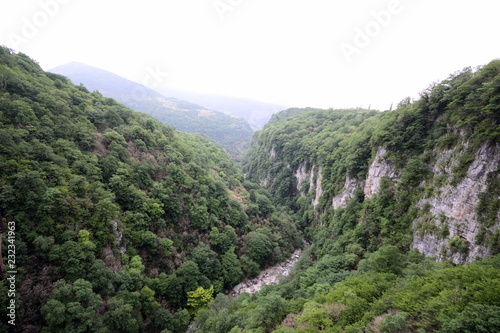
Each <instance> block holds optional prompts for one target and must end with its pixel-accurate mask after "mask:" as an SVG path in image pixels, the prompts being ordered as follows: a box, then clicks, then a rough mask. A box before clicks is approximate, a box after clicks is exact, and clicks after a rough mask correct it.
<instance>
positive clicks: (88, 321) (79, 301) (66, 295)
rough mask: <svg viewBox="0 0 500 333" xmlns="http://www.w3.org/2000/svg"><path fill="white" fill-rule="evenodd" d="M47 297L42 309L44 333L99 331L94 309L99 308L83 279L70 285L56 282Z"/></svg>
mask: <svg viewBox="0 0 500 333" xmlns="http://www.w3.org/2000/svg"><path fill="white" fill-rule="evenodd" d="M54 286H55V290H54V292H53V294H52V296H51V298H50V299H49V300H48V301H47V303H46V304H45V305H44V306H43V307H42V314H43V316H44V317H45V321H46V323H47V326H46V327H45V328H44V329H45V330H47V331H48V332H55V333H57V332H61V333H62V332H99V331H100V330H101V329H102V328H103V326H102V321H101V320H100V319H99V316H98V313H97V310H98V308H99V307H100V306H101V300H100V297H99V296H98V295H96V294H95V293H94V292H93V291H92V285H91V284H90V282H88V281H85V280H83V279H78V280H76V281H75V282H74V283H73V284H69V283H67V282H66V281H65V280H59V281H57V282H56V283H55V284H54Z"/></svg>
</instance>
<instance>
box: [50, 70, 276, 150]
mask: <svg viewBox="0 0 500 333" xmlns="http://www.w3.org/2000/svg"><path fill="white" fill-rule="evenodd" d="M50 71H51V72H53V73H57V74H61V75H64V76H67V77H68V78H69V79H70V80H71V81H72V82H73V83H74V84H77V85H78V84H83V85H84V86H85V87H86V88H87V89H88V90H90V91H94V90H98V91H99V92H100V93H101V94H102V95H103V96H105V97H110V98H113V99H115V100H117V101H118V102H120V103H123V104H124V105H126V106H128V107H130V108H132V109H134V110H136V111H139V112H144V113H147V114H150V115H152V116H154V117H155V118H157V119H159V120H161V121H163V122H164V123H165V124H167V125H172V126H174V127H175V128H176V129H178V130H180V131H183V132H187V133H200V134H204V135H206V136H207V137H209V138H210V139H212V140H214V141H215V142H217V143H218V144H220V145H221V146H222V147H223V148H224V149H225V150H226V152H227V153H228V154H229V155H230V156H231V157H233V158H241V157H242V156H243V153H244V152H245V151H246V150H247V149H248V147H249V144H250V140H251V138H252V134H253V130H252V128H251V127H250V125H249V124H248V122H247V121H246V120H245V119H243V118H242V117H236V116H232V115H228V114H225V113H223V112H218V111H214V110H211V109H208V108H206V107H203V106H200V105H197V104H194V103H191V102H188V101H185V100H182V99H177V98H174V97H165V95H164V94H163V95H162V94H160V93H158V92H156V91H154V90H153V89H151V88H148V87H147V86H145V85H142V84H139V83H136V82H134V81H131V80H128V79H125V78H123V77H121V76H119V75H116V74H114V73H111V72H109V71H106V70H103V69H100V68H96V67H93V66H89V65H86V64H83V63H78V62H71V63H68V64H65V65H61V66H58V67H56V68H53V69H51V70H50ZM269 116H270V115H269Z"/></svg>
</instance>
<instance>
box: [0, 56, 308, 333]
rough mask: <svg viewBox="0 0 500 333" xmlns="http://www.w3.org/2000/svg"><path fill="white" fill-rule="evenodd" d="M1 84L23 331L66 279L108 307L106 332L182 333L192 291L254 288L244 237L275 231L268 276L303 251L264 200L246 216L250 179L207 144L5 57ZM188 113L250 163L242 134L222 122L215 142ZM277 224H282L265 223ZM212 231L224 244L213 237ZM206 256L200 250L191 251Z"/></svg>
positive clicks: (8, 212) (6, 198) (0, 190)
mask: <svg viewBox="0 0 500 333" xmlns="http://www.w3.org/2000/svg"><path fill="white" fill-rule="evenodd" d="M0 80H1V81H2V84H1V85H0V170H1V175H0V211H1V214H2V216H3V217H8V219H9V220H12V221H16V227H17V228H16V243H15V245H16V264H17V265H18V266H19V271H20V272H21V271H23V270H24V271H23V275H20V278H19V279H20V280H22V281H20V283H21V285H24V286H25V287H23V288H22V289H21V291H20V292H19V304H23V306H24V305H25V306H26V308H25V310H23V311H22V312H19V323H22V325H21V326H23V327H22V328H20V329H22V330H25V331H33V330H41V327H42V325H44V324H45V321H44V319H43V318H42V314H41V313H40V310H39V309H40V308H42V307H43V306H44V305H45V304H46V303H47V300H48V298H49V295H48V294H49V293H50V291H51V290H52V289H53V288H52V286H53V281H56V280H57V279H60V278H64V279H65V280H66V281H75V283H76V281H78V280H79V279H86V280H87V281H88V283H90V284H91V286H92V288H93V292H94V293H95V294H96V295H97V296H98V297H100V299H102V302H103V304H102V307H100V310H99V318H102V319H103V325H104V326H105V327H104V328H102V331H124V332H125V331H127V332H138V331H150V330H155V329H162V330H163V329H168V330H170V331H172V332H180V331H182V332H184V331H185V329H186V326H187V324H188V322H189V313H188V312H187V311H183V310H181V308H180V307H182V306H186V301H187V298H186V295H187V294H186V293H187V292H188V291H189V292H190V291H194V290H196V289H197V288H198V287H200V286H201V287H203V288H205V289H208V288H209V287H210V285H213V286H214V290H215V291H216V292H221V291H222V290H223V288H224V287H230V286H233V285H235V284H237V283H239V282H240V281H241V279H243V278H245V277H246V275H244V274H243V273H247V272H250V273H251V274H254V271H255V267H253V268H254V269H253V271H252V270H249V271H247V270H245V271H244V272H243V271H242V268H241V267H242V265H241V263H240V261H242V260H241V258H242V256H243V255H244V254H245V253H246V250H245V249H243V248H240V246H241V245H244V244H245V240H246V238H245V236H246V235H247V234H248V233H249V231H251V230H255V229H256V228H257V227H260V226H262V225H263V224H264V223H265V224H266V225H267V226H268V228H269V230H270V233H269V234H268V235H267V237H268V238H269V239H271V238H272V239H273V242H274V243H273V244H270V249H271V250H270V251H273V253H275V254H277V255H273V256H267V259H270V262H269V263H270V264H272V263H274V261H275V260H276V261H277V260H283V259H284V258H286V256H287V255H290V253H291V251H292V250H293V249H294V248H295V247H297V246H299V245H300V244H297V242H296V241H295V240H296V239H297V238H299V239H300V238H301V235H300V232H298V231H297V230H296V228H295V226H294V223H295V222H294V220H293V219H292V218H291V217H290V215H289V214H288V213H287V212H284V211H282V210H281V209H277V208H276V206H275V205H274V202H273V200H271V197H269V196H266V194H265V193H267V192H266V191H263V190H262V189H261V188H260V187H259V186H256V187H255V188H254V190H257V191H260V192H259V194H260V195H264V196H265V199H262V200H260V201H261V205H262V212H260V211H258V212H257V213H256V214H254V215H252V216H250V217H249V216H248V215H247V214H246V213H245V211H244V208H243V207H247V206H248V205H249V204H250V203H251V201H250V199H249V196H250V195H249V193H248V191H247V190H246V189H245V188H244V187H243V185H242V183H241V180H242V178H243V175H242V173H241V171H240V170H239V169H238V167H237V166H236V165H235V164H234V163H233V162H232V160H231V159H230V158H229V157H228V155H227V154H226V153H225V152H224V151H223V150H222V149H221V148H220V147H219V146H217V145H215V144H214V143H213V142H211V141H210V140H208V139H206V138H204V137H202V136H199V135H192V134H186V133H182V132H178V131H176V130H175V129H174V128H173V127H171V126H167V125H165V124H163V123H162V122H161V121H158V120H155V119H154V118H152V117H151V116H149V115H146V114H143V113H137V112H134V111H132V110H131V109H128V108H127V107H125V106H123V105H121V104H119V103H117V102H115V101H114V100H113V99H111V98H105V97H103V96H102V95H101V94H100V93H99V92H97V91H96V92H92V93H90V92H89V91H88V89H86V88H85V87H84V86H83V85H80V86H75V85H73V84H71V83H70V82H69V80H68V79H67V78H65V77H63V76H61V75H57V74H52V73H45V72H44V71H43V70H42V69H41V68H40V67H39V66H38V65H37V64H36V63H35V62H34V61H33V60H31V59H29V58H28V57H27V56H26V55H24V54H22V53H19V54H16V53H14V52H13V51H11V50H8V49H6V48H4V47H0ZM191 112H194V113H196V117H197V118H200V119H203V127H204V128H205V129H207V130H208V131H209V132H210V131H212V132H214V133H210V135H212V134H216V136H217V135H218V137H217V138H215V137H214V139H215V140H220V141H219V142H222V145H224V146H226V147H230V148H229V150H230V151H232V152H233V153H234V154H239V153H241V152H242V151H243V150H244V149H246V147H245V144H244V141H245V140H246V141H247V143H249V141H250V136H251V130H250V129H249V128H245V126H247V125H245V124H244V122H243V123H242V122H241V121H240V120H237V119H234V118H231V117H226V118H224V117H225V116H224V117H222V118H224V119H225V120H224V121H226V123H225V124H227V125H230V124H235V125H236V126H235V127H232V130H231V133H223V134H221V132H220V127H218V125H217V126H212V125H214V124H208V123H207V121H211V120H214V121H215V122H216V123H220V122H219V120H220V119H215V118H217V117H205V116H200V115H199V114H198V111H196V110H194V109H193V110H191V109H190V111H189V113H190V114H191ZM247 127H248V126H247ZM233 130H234V131H233ZM247 130H248V131H247ZM215 132H217V133H215ZM207 134H208V133H207ZM235 135H236V136H238V137H235ZM234 142H242V144H241V145H239V144H237V145H234V144H233V143H234ZM233 156H234V155H233ZM272 212H278V213H279V214H280V216H283V219H284V220H286V222H284V223H281V221H280V220H278V219H271V217H270V215H271V214H272ZM290 221H291V222H290ZM286 226H288V227H290V228H287V227H286ZM292 226H293V227H292ZM213 228H215V229H213ZM285 228H286V229H290V231H289V232H287V233H283V229H285ZM211 230H217V232H219V234H218V235H217V234H216V233H215V231H214V233H213V235H211V236H209V235H208V232H209V231H211ZM269 242H271V241H270V240H269ZM201 243H206V244H207V245H206V247H205V248H202V247H200V248H197V246H198V245H199V244H201ZM3 244H5V245H6V243H3ZM266 244H267V243H266ZM5 245H4V246H5ZM4 251H6V248H5V249H4ZM256 253H257V252H256ZM266 253H268V250H267V249H266ZM189 259H192V260H189ZM205 259H206V260H208V261H209V262H210V265H207V263H206V262H205ZM246 263H250V261H246ZM252 263H253V264H255V263H254V262H252ZM246 267H248V265H247V266H246ZM256 269H257V271H258V265H257V268H256ZM24 272H26V274H24ZM33 291H35V292H33ZM44 291H45V292H44ZM2 299H3V298H2ZM156 304H162V306H163V307H164V308H166V309H167V311H169V313H171V314H172V316H173V318H172V320H171V322H170V323H169V325H166V326H163V324H161V325H160V324H159V325H160V326H161V327H156V326H155V320H156V319H155V318H156V312H157V311H159V310H158V309H157V306H156ZM56 308H59V305H58V306H57V307H56ZM3 312H4V311H3V310H2V313H3ZM161 312H162V311H160V314H161ZM174 313H175V315H174ZM160 317H162V318H163V319H165V318H167V317H168V315H167V314H165V313H163V316H159V318H160ZM54 318H55V319H54V324H51V325H53V327H56V326H57V325H58V324H56V322H57V320H58V318H56V316H55V317H54ZM163 319H162V320H163ZM167 319H168V318H167ZM167 319H165V320H163V321H162V320H160V319H157V321H158V323H160V322H164V321H167ZM96 320H97V319H96ZM61 325H62V324H61ZM233 326H234V325H233ZM57 327H59V326H57ZM54 330H59V328H57V329H56V328H54ZM81 330H84V329H81ZM88 330H89V331H91V329H90V328H88Z"/></svg>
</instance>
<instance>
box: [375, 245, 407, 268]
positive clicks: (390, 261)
mask: <svg viewBox="0 0 500 333" xmlns="http://www.w3.org/2000/svg"><path fill="white" fill-rule="evenodd" d="M368 261H369V264H370V266H371V268H372V269H373V270H374V271H376V272H378V273H392V274H396V275H400V274H401V272H402V270H403V266H404V261H403V256H402V254H401V253H399V250H398V248H397V247H396V246H394V245H387V246H382V247H381V248H380V249H379V250H378V251H376V252H374V253H373V254H372V255H371V256H370V258H369V260H368Z"/></svg>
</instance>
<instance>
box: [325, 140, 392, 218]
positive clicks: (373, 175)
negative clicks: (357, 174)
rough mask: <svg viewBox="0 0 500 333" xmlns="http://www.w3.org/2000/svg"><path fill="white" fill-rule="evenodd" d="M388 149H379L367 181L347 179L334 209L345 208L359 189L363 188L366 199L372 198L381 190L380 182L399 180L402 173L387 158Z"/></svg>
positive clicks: (335, 199)
mask: <svg viewBox="0 0 500 333" xmlns="http://www.w3.org/2000/svg"><path fill="white" fill-rule="evenodd" d="M386 154H387V149H386V148H385V147H379V148H378V150H377V154H376V155H375V158H374V160H373V162H372V164H371V165H370V169H369V170H368V175H367V177H366V180H365V181H363V180H360V179H354V178H350V177H349V176H347V177H346V180H345V184H344V189H343V191H342V193H340V194H338V195H336V196H335V197H333V200H332V206H333V208H334V209H337V208H339V207H344V206H345V205H346V204H347V202H348V201H349V200H350V199H352V198H353V197H354V192H355V191H356V189H357V188H362V189H363V191H364V192H365V197H366V198H371V197H373V196H374V195H375V194H377V193H378V191H379V190H380V182H381V181H382V178H384V177H387V178H390V179H392V180H394V181H397V180H398V179H399V174H400V172H399V171H397V170H396V168H395V167H394V166H393V165H392V163H391V161H390V160H389V159H387V158H386V157H385V156H386Z"/></svg>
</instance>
